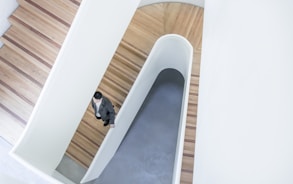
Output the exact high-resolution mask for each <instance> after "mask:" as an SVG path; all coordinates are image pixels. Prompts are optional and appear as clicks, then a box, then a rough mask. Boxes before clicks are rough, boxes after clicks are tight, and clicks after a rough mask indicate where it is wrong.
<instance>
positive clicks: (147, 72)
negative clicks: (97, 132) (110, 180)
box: [81, 34, 193, 183]
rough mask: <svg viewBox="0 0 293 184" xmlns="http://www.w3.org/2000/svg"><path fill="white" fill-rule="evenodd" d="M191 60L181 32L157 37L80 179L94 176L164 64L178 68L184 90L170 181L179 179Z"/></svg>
mask: <svg viewBox="0 0 293 184" xmlns="http://www.w3.org/2000/svg"><path fill="white" fill-rule="evenodd" d="M192 60H193V48H192V46H191V44H190V43H189V42H188V41H187V40H186V39H185V38H184V37H182V36H179V35H175V34H169V35H164V36H162V37H161V38H159V39H158V40H157V42H156V43H155V45H154V47H153V49H152V51H151V53H150V55H149V57H148V58H147V60H146V62H145V64H144V66H143V68H142V69H141V71H140V73H139V75H138V77H137V79H136V80H135V82H134V84H133V86H132V88H131V90H130V92H129V94H128V95H127V98H126V99H125V101H124V103H123V105H122V107H121V109H120V110H119V113H118V114H117V117H116V121H115V122H116V126H115V128H114V129H110V130H109V132H108V133H107V135H106V137H105V139H104V141H103V143H102V145H101V147H100V149H99V150H98V152H97V154H96V156H95V158H94V160H93V162H92V163H91V165H90V167H89V169H88V171H87V173H86V174H85V176H84V178H83V179H82V181H81V182H82V183H85V182H88V181H91V180H93V179H95V178H98V177H99V175H100V174H101V173H102V171H103V170H104V168H105V167H106V166H107V164H108V163H109V161H110V160H111V158H112V157H113V156H114V154H115V152H116V151H117V149H118V147H119V145H120V143H121V142H122V141H123V138H124V136H125V135H126V133H127V131H128V129H129V127H130V126H131V124H132V122H133V120H134V118H135V116H136V114H137V112H138V110H139V109H140V107H141V105H142V104H143V102H144V100H145V98H146V96H147V95H148V92H149V90H150V89H151V87H152V85H153V84H154V82H155V80H156V78H157V77H158V75H159V73H160V72H161V71H162V70H164V69H167V68H172V69H176V70H178V71H179V72H180V73H181V74H182V75H183V77H184V91H183V98H182V107H181V115H180V124H179V129H178V140H177V149H176V156H175V162H174V174H173V183H179V181H180V171H181V162H182V154H183V143H184V135H185V124H186V117H187V106H188V97H189V85H190V78H191V67H192Z"/></svg>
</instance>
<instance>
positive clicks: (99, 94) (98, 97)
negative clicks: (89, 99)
mask: <svg viewBox="0 0 293 184" xmlns="http://www.w3.org/2000/svg"><path fill="white" fill-rule="evenodd" d="M102 97H103V94H102V93H101V92H99V91H96V92H95V94H94V99H95V100H101V98H102Z"/></svg>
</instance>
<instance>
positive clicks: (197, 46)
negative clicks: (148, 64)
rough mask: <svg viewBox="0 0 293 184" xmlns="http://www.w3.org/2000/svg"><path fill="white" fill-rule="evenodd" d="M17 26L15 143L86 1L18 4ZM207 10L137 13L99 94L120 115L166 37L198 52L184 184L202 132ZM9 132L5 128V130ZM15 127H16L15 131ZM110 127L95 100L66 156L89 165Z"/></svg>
mask: <svg viewBox="0 0 293 184" xmlns="http://www.w3.org/2000/svg"><path fill="white" fill-rule="evenodd" d="M18 2H19V4H20V6H19V7H18V8H17V9H16V10H15V12H14V13H13V14H12V15H11V16H10V17H9V21H10V22H11V24H12V26H11V27H10V28H9V29H8V31H7V32H6V33H5V34H4V35H3V36H2V37H1V41H2V42H4V46H3V47H2V48H1V49H0V72H1V74H0V76H1V78H0V96H1V99H0V116H1V121H2V119H3V120H5V122H7V123H9V126H8V124H6V123H5V124H4V123H2V122H1V123H0V126H1V131H2V130H4V131H5V130H6V131H5V133H6V134H4V133H2V132H1V133H2V135H4V136H6V138H7V139H8V140H10V141H12V142H11V143H12V144H14V143H15V141H16V140H17V138H18V137H19V132H21V131H22V129H23V128H24V127H25V124H26V122H27V120H28V118H29V116H30V114H31V112H32V109H33V107H34V105H35V103H36V100H37V98H38V96H39V93H40V90H41V89H42V87H43V85H44V83H45V81H46V79H47V77H48V74H49V72H50V70H51V67H52V65H53V64H54V62H55V58H56V57H57V54H58V52H59V50H60V48H61V45H62V43H63V41H64V39H65V36H66V34H67V32H68V30H69V27H70V25H71V23H72V20H73V18H74V16H75V14H76V12H77V10H78V7H79V5H80V3H81V0H64V1H60V0H52V1H47V0H18ZM202 26H203V8H200V7H196V6H193V5H190V4H183V3H158V4H152V5H149V6H144V7H141V8H139V9H137V11H136V12H135V15H134V17H133V19H132V21H131V23H130V24H129V26H128V29H127V31H126V32H125V34H124V36H123V38H122V40H121V42H120V44H119V47H118V48H117V50H116V53H115V55H114V56H113V58H112V60H111V63H110V65H109V67H108V69H107V71H106V73H105V75H104V77H103V79H102V81H101V83H100V84H99V86H97V90H100V91H101V92H103V93H104V94H105V96H107V97H108V98H109V99H110V100H111V101H112V102H113V104H114V106H115V111H116V113H118V112H119V109H120V107H121V106H122V104H123V102H124V100H125V98H126V97H127V94H128V92H129V90H130V88H131V86H132V84H133V83H134V81H135V79H136V77H137V75H138V73H139V71H140V69H141V68H142V66H143V64H144V62H145V60H146V58H147V56H148V54H149V53H150V51H151V49H152V47H153V45H154V43H155V42H156V40H157V39H158V38H159V37H161V36H162V35H165V34H170V33H175V34H179V35H182V36H183V37H185V38H186V39H187V40H188V41H189V42H190V43H191V44H192V46H193V48H194V52H193V54H194V57H193V64H192V76H191V86H190V93H189V95H190V96H189V103H188V117H187V122H186V127H185V128H186V132H185V139H184V140H185V143H184V152H183V161H182V170H181V180H180V183H186V184H187V183H192V180H193V162H194V154H195V153H194V148H195V142H196V141H195V133H196V117H197V101H198V84H199V77H200V74H199V69H200V58H201V43H202V40H201V39H202ZM3 128H4V129H3ZM12 129H15V132H14V133H13V131H12ZM108 130H109V128H108V127H104V126H103V123H102V122H101V121H100V120H97V119H96V118H95V116H94V113H93V109H92V107H91V104H90V102H89V105H88V108H87V110H86V112H85V113H84V116H83V118H82V121H81V122H80V124H79V126H78V129H77V131H76V133H75V135H74V137H73V139H72V141H71V143H70V145H69V147H68V148H67V151H66V155H68V156H69V157H70V158H72V159H73V160H75V161H76V162H78V163H79V164H80V165H82V166H83V167H85V168H87V167H89V165H90V163H91V161H92V159H93V157H94V155H95V154H96V152H97V151H98V149H99V147H100V145H101V144H102V142H103V139H104V137H105V135H106V134H107V132H108Z"/></svg>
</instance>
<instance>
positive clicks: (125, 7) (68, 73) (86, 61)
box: [11, 0, 140, 183]
mask: <svg viewBox="0 0 293 184" xmlns="http://www.w3.org/2000/svg"><path fill="white" fill-rule="evenodd" d="M139 2H140V0H124V1H111V0H109V1H103V3H101V1H96V0H83V1H82V3H81V5H80V7H79V10H78V12H77V15H76V17H75V19H74V21H73V23H72V25H71V28H70V30H69V33H68V35H67V37H66V39H65V41H64V43H63V45H62V48H61V50H60V52H59V54H58V57H57V59H56V61H55V64H54V66H53V68H52V70H51V72H50V75H49V77H48V79H47V81H46V84H45V86H44V88H43V90H42V92H41V95H40V97H39V99H38V101H37V103H36V105H35V108H34V110H33V112H32V115H31V116H30V119H29V121H28V124H27V126H26V128H25V130H24V133H23V135H22V136H21V137H20V140H19V141H18V143H17V144H16V145H15V146H14V148H13V150H12V151H11V155H12V156H14V157H15V158H16V159H17V160H19V161H20V162H21V163H22V164H24V165H26V166H27V167H29V168H31V169H32V170H33V171H35V172H37V173H39V174H40V175H44V176H47V178H48V179H52V180H54V178H52V177H51V176H52V175H53V174H54V172H55V169H56V167H57V166H58V164H59V163H60V161H61V159H62V158H63V156H64V154H65V151H66V149H67V147H68V145H69V143H70V141H71V139H72V137H73V135H74V133H75V131H76V129H77V127H78V125H79V123H80V121H81V119H82V117H83V115H84V112H85V111H86V109H87V106H88V104H89V102H90V100H91V98H92V95H93V93H94V91H95V90H96V88H97V86H98V84H99V83H100V81H101V79H102V77H103V75H104V73H105V71H106V69H107V67H108V65H109V63H110V61H111V58H112V57H113V55H114V53H115V51H116V49H117V47H118V45H119V43H120V41H121V39H122V37H123V34H124V32H125V30H126V29H127V26H128V25H129V23H130V21H131V18H132V17H133V15H134V13H135V11H136V9H137V7H138V4H139ZM54 183H56V182H54Z"/></svg>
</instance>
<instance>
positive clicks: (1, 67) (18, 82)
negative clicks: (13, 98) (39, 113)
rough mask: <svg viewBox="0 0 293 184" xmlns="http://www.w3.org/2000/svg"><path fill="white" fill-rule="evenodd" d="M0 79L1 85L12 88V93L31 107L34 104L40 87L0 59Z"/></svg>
mask: <svg viewBox="0 0 293 184" xmlns="http://www.w3.org/2000/svg"><path fill="white" fill-rule="evenodd" d="M0 80H1V81H2V85H5V87H6V88H8V89H10V90H14V91H13V92H14V93H16V94H18V95H19V96H20V97H21V98H22V99H23V100H25V101H26V102H27V103H28V104H30V105H31V106H32V107H33V106H34V105H35V103H36V101H37V99H38V96H39V94H40V92H41V87H40V86H38V85H36V84H35V83H34V82H32V81H31V80H30V79H28V78H26V76H23V75H20V74H19V73H18V72H17V70H15V68H13V67H11V66H9V65H8V64H7V63H5V62H3V61H2V60H0ZM7 81H9V83H7ZM27 89H30V90H27Z"/></svg>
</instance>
